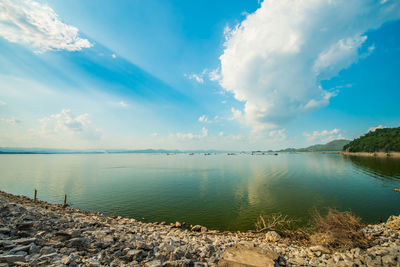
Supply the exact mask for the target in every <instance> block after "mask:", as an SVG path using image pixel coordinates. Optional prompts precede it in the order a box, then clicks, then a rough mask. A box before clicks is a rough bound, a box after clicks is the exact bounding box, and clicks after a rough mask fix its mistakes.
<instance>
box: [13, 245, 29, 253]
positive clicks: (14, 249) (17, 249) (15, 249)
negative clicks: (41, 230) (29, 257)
mask: <svg viewBox="0 0 400 267" xmlns="http://www.w3.org/2000/svg"><path fill="white" fill-rule="evenodd" d="M30 247H31V245H25V246H18V247H14V248H13V249H12V250H10V252H11V253H14V254H15V253H17V252H19V251H29V249H30Z"/></svg>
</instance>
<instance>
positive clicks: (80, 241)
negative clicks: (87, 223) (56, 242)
mask: <svg viewBox="0 0 400 267" xmlns="http://www.w3.org/2000/svg"><path fill="white" fill-rule="evenodd" d="M89 243H90V241H89V239H87V238H84V237H75V238H72V239H70V240H69V241H68V246H70V247H75V248H78V249H85V248H87V246H88V245H89Z"/></svg>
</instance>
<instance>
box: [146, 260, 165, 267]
mask: <svg viewBox="0 0 400 267" xmlns="http://www.w3.org/2000/svg"><path fill="white" fill-rule="evenodd" d="M144 266H145V267H162V264H161V261H159V260H152V261H149V262H146V263H145V264H144Z"/></svg>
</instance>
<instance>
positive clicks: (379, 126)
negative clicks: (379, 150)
mask: <svg viewBox="0 0 400 267" xmlns="http://www.w3.org/2000/svg"><path fill="white" fill-rule="evenodd" d="M383 128H387V127H386V126H382V125H378V126H376V127H371V128H369V129H368V132H375V131H376V130H377V129H383Z"/></svg>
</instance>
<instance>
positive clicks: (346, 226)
mask: <svg viewBox="0 0 400 267" xmlns="http://www.w3.org/2000/svg"><path fill="white" fill-rule="evenodd" d="M255 226H256V230H257V232H269V231H275V232H276V233H278V234H279V235H281V236H283V237H288V238H290V239H292V240H295V241H298V242H301V243H305V244H314V245H322V246H324V247H327V248H330V249H335V250H343V249H350V248H355V247H359V248H367V247H369V246H370V243H369V240H368V239H367V238H366V236H365V234H364V233H363V232H362V231H361V229H362V228H363V226H364V225H363V224H362V223H361V218H360V217H358V216H356V215H354V214H353V213H351V212H348V211H344V212H341V211H338V210H336V209H332V208H329V209H328V212H327V214H326V215H321V213H320V212H319V211H318V210H316V209H315V210H314V211H313V212H312V216H311V220H310V222H309V224H308V225H306V226H302V227H299V225H298V221H297V220H295V219H293V218H290V217H288V216H286V215H285V216H284V215H282V214H271V215H262V216H260V217H259V218H258V220H257V222H256V224H255Z"/></svg>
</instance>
